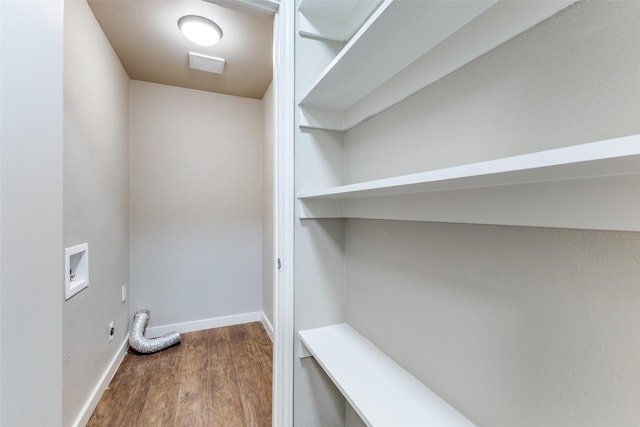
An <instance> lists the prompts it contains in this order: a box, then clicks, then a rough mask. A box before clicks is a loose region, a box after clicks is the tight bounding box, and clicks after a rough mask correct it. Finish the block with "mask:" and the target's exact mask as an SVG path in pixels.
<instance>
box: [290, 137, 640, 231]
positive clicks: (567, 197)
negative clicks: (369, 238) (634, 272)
mask: <svg viewBox="0 0 640 427" xmlns="http://www.w3.org/2000/svg"><path fill="white" fill-rule="evenodd" d="M638 188H640V135H632V136H628V137H623V138H616V139H612V140H607V141H599V142H594V143H589V144H582V145H576V146H571V147H564V148H558V149H553V150H546V151H542V152H537V153H532V154H525V155H520V156H513V157H508V158H503V159H497V160H491V161H485V162H479V163H473V164H468V165H462V166H456V167H451V168H446V169H439V170H433V171H428V172H421V173H416V174H411V175H403V176H398V177H392V178H387V179H379V180H375V181H369V182H362V183H357V184H351V185H344V186H339V187H333V188H327V189H322V190H318V191H309V192H301V193H299V194H298V198H299V200H300V208H301V211H300V216H301V217H302V218H328V217H333V218H335V217H340V218H380V219H407V220H422V221H445V222H469V223H489V224H509V225H531V226H556V227H569V228H574V227H576V228H592V229H614V230H634V231H638V230H640V215H638V214H639V213H640V193H639V192H638V191H636V190H637V189H638ZM470 189H473V190H474V191H473V192H469V191H466V190H470ZM482 190H489V191H488V192H485V193H483V192H482ZM471 193H472V194H471ZM394 196H401V197H394ZM466 196H470V197H468V198H467V199H466V200H465V197H466ZM483 198H484V199H485V200H484V201H483ZM614 206H615V209H612V208H613V207H614ZM487 208H489V209H487ZM498 208H499V209H498ZM493 211H499V212H500V214H499V215H497V216H496V217H494V218H491V217H490V215H491V212H493ZM558 211H559V212H558ZM550 221H551V222H550Z"/></svg>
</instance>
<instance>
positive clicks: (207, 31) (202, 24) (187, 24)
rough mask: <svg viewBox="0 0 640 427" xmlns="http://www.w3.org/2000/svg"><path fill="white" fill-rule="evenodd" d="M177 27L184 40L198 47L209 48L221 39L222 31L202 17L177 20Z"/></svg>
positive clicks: (190, 16)
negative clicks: (186, 39)
mask: <svg viewBox="0 0 640 427" xmlns="http://www.w3.org/2000/svg"><path fill="white" fill-rule="evenodd" d="M178 27H180V31H182V34H184V36H185V37H186V38H188V39H189V40H190V41H191V42H193V43H195V44H197V45H199V46H211V45H214V44H216V43H217V42H218V41H219V40H220V39H221V38H222V29H220V27H219V26H218V25H217V24H216V23H215V22H213V21H211V20H210V19H207V18H203V17H202V16H196V15H186V16H183V17H182V18H180V19H178Z"/></svg>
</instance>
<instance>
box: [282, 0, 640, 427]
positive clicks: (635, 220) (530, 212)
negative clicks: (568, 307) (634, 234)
mask: <svg viewBox="0 0 640 427" xmlns="http://www.w3.org/2000/svg"><path fill="white" fill-rule="evenodd" d="M574 2H575V0H558V1H535V0H533V1H528V0H523V1H511V0H477V1H455V2H447V1H404V0H383V1H374V2H368V1H366V0H360V1H359V0H353V1H345V2H341V1H331V0H328V1H325V0H302V1H301V2H300V5H299V8H298V15H297V28H296V31H297V34H296V70H297V71H296V73H297V74H296V75H297V79H296V85H297V86H296V100H297V102H298V117H297V119H298V125H299V126H298V128H297V129H296V134H295V135H296V136H295V138H296V147H295V150H296V178H295V180H296V182H295V185H296V188H297V189H298V190H299V192H298V194H297V199H298V200H297V203H298V209H297V212H296V227H297V228H296V236H295V237H296V246H295V266H294V269H295V275H296V278H295V283H294V286H295V292H296V315H295V316H296V328H298V329H302V330H300V331H299V338H300V340H301V341H302V343H304V345H305V346H306V348H308V350H309V351H310V353H311V354H312V355H313V357H314V358H315V360H316V361H317V362H318V364H319V365H320V367H321V368H322V369H323V370H324V372H325V373H326V374H327V375H328V377H329V378H330V379H331V380H332V381H333V383H334V384H335V385H336V387H337V388H338V390H339V391H340V392H341V393H342V394H343V395H344V397H345V399H346V400H347V401H348V402H349V403H350V404H351V406H352V407H353V408H354V409H355V411H356V412H357V414H358V416H360V418H361V419H362V420H363V421H364V422H365V423H366V424H367V425H369V426H389V425H400V426H423V425H437V426H449V425H473V424H472V423H471V422H470V421H469V420H467V419H466V418H465V417H464V416H462V415H460V414H459V413H458V412H457V411H456V410H455V409H453V408H452V407H451V406H449V405H448V404H447V403H446V402H444V401H443V400H442V399H440V398H439V397H438V396H436V395H435V394H434V393H433V392H432V391H431V390H429V389H428V388H427V387H426V386H425V385H424V384H422V383H420V382H419V381H418V380H417V379H416V378H414V377H413V376H411V375H410V374H409V373H408V372H407V371H405V370H404V369H403V368H402V366H400V365H399V364H398V363H397V362H395V361H393V360H391V359H390V358H389V357H387V356H386V355H385V354H384V353H383V352H381V351H380V350H379V349H378V348H377V347H376V346H375V345H373V344H372V343H371V342H369V341H368V340H367V339H366V337H364V336H362V335H360V334H359V333H358V332H356V331H354V330H353V329H352V328H351V327H350V326H348V325H347V324H346V323H343V322H346V321H347V320H348V319H349V316H350V314H348V313H347V312H348V310H350V309H352V308H350V307H354V306H356V304H354V301H353V300H350V301H348V300H347V295H348V294H349V287H350V286H351V285H352V283H355V286H354V287H357V280H354V279H353V276H351V277H350V276H349V274H345V271H348V270H347V267H348V266H349V261H350V260H349V259H347V258H349V257H350V256H354V259H355V260H356V262H354V264H357V258H355V257H356V255H350V253H349V252H348V251H347V244H346V242H347V241H351V242H355V241H357V239H359V238H362V239H363V240H361V241H360V242H362V241H366V240H365V236H361V235H360V233H364V231H362V230H363V229H362V228H360V229H358V228H356V226H355V225H357V223H358V221H315V220H316V219H320V220H322V219H333V218H337V219H342V218H361V219H384V220H401V221H433V222H449V223H474V224H498V225H515V226H538V227H559V228H577V229H595V230H630V231H640V191H638V189H639V188H640V135H631V136H626V137H621V138H615V139H610V140H603V141H598V142H591V143H587V144H581V145H575V146H569V147H564V148H557V149H553V150H546V151H541V152H535V153H530V154H524V155H518V156H513V157H508V158H502V159H497V160H490V161H483V162H477V163H472V164H464V165H460V166H455V167H449V168H445V169H438V170H429V171H423V172H420V173H413V174H409V175H402V176H394V177H388V178H384V179H376V180H372V181H367V182H360V183H354V184H349V185H340V184H344V182H345V176H346V175H348V174H347V173H346V171H347V168H348V167H350V165H354V164H355V166H354V167H355V168H366V167H368V164H367V162H365V161H360V162H354V163H349V161H352V160H353V159H347V158H346V156H345V141H346V140H347V138H346V137H345V135H347V134H346V133H345V132H346V131H348V130H349V129H352V128H353V127H355V126H357V125H358V124H360V123H361V122H363V121H364V120H366V119H367V118H370V117H372V116H374V115H376V114H378V113H381V112H383V111H384V110H386V109H388V108H390V107H392V106H393V105H395V104H397V103H399V102H401V101H402V100H404V99H406V98H407V97H408V96H410V95H412V94H415V93H416V92H417V91H419V90H421V89H423V88H425V87H427V86H429V85H431V84H432V83H434V82H436V81H438V80H440V79H442V78H443V77H445V76H447V75H448V74H450V73H452V72H454V71H455V70H458V69H459V68H460V67H462V66H464V65H466V64H468V63H470V62H471V61H473V60H474V59H476V58H478V57H479V56H481V55H483V54H485V53H486V52H488V51H490V50H492V49H494V48H496V47H497V46H499V45H500V44H502V43H504V42H506V41H508V40H510V39H511V38H513V37H515V36H517V35H518V34H520V33H522V32H524V31H525V30H527V29H529V28H531V27H533V26H535V25H536V24H538V23H540V22H541V21H543V20H545V19H546V18H548V17H550V16H552V15H554V14H556V13H557V12H559V11H560V10H562V9H564V8H566V7H567V6H569V5H571V4H573V3H574ZM525 36H526V35H525ZM336 43H344V47H343V48H342V49H341V50H340V47H341V46H342V45H340V44H336ZM505 50H508V49H505ZM334 55H335V56H334ZM326 64H328V65H326ZM325 65H326V66H325ZM452 77H453V78H454V79H455V76H452ZM443 83H446V82H443ZM383 114H384V113H383ZM532 122H533V120H532ZM567 123H568V122H567ZM392 126H393V125H392ZM314 129H320V130H331V131H338V132H323V131H316V130H314ZM356 134H357V132H354V135H355V138H358V135H356ZM350 136H351V135H350ZM359 137H360V138H362V135H359ZM417 137H419V136H417ZM364 142H365V141H362V140H356V143H357V144H362V145H364ZM377 142H378V143H379V142H380V141H377ZM445 142H446V141H445ZM472 143H473V141H469V144H472ZM362 145H358V149H359V150H360V149H362ZM386 148H389V149H391V148H393V147H392V146H388V147H386ZM376 149H377V150H379V149H380V147H376ZM409 149H412V148H411V147H409ZM356 153H362V152H361V151H356ZM379 158H382V157H379ZM359 160H362V159H359ZM365 160H366V159H365ZM378 160H379V159H376V161H375V162H378ZM375 162H374V163H375ZM377 166H379V165H377ZM372 167H373V168H375V167H376V166H375V165H374V166H372ZM377 170H378V169H372V171H374V172H375V171H377ZM380 170H381V171H383V170H384V168H380ZM358 172H361V171H356V175H357V174H358ZM365 172H366V171H365ZM382 173H383V172H381V174H382ZM365 174H366V175H369V174H368V173H365ZM381 174H379V175H377V176H383V175H381ZM298 220H302V221H298ZM352 226H353V227H352ZM412 226H413V225H412ZM370 227H373V225H370ZM367 230H370V228H367ZM366 237H367V238H370V236H366ZM349 239H350V240H349ZM396 250H397V249H396ZM352 253H353V252H352ZM358 267H362V266H358ZM349 268H350V267H349ZM362 268H363V269H364V268H365V267H362ZM354 270H355V267H354ZM359 273H360V276H362V272H359ZM350 280H352V283H349V281H350ZM392 285H393V284H391V285H390V286H392ZM354 298H355V297H354ZM350 304H351V305H350ZM353 311H354V312H355V313H356V315H360V316H361V318H362V317H364V318H365V321H367V319H366V318H367V316H369V314H368V313H369V312H368V311H366V310H363V311H362V312H359V313H358V312H357V310H356V309H353ZM363 313H364V314H363ZM373 315H375V314H371V316H373ZM361 320H362V319H361ZM354 324H355V323H354ZM363 330H364V329H363ZM299 362H300V363H298V364H297V365H296V369H297V371H296V372H297V374H296V375H297V382H296V385H295V387H296V393H299V394H297V395H296V396H298V397H297V401H296V405H298V406H296V411H297V412H296V413H297V414H303V415H300V416H301V417H303V418H301V419H305V418H304V417H307V416H308V417H309V419H313V420H314V422H316V423H317V425H340V423H341V422H345V423H346V425H347V426H352V425H353V424H352V421H351V418H350V417H343V418H344V419H341V411H342V409H343V408H342V404H343V402H342V399H341V398H340V396H337V394H336V392H335V389H334V388H333V387H332V386H331V384H330V383H329V382H328V381H325V378H324V377H323V374H322V372H321V370H320V367H318V364H315V363H312V362H311V361H310V360H308V359H304V360H302V361H299ZM298 390H300V391H298ZM453 394H455V392H454V393H453ZM466 410H468V411H470V410H469V408H466ZM342 412H344V411H342ZM468 415H469V416H470V417H471V418H472V419H473V414H472V413H471V411H470V412H469V414H468ZM403 416H406V417H407V418H406V419H403V418H402V417H403ZM324 417H327V418H324ZM478 422H480V420H478Z"/></svg>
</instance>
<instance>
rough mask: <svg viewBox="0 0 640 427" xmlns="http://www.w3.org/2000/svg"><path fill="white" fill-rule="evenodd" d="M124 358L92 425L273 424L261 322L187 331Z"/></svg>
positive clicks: (257, 426) (268, 365) (244, 426)
mask: <svg viewBox="0 0 640 427" xmlns="http://www.w3.org/2000/svg"><path fill="white" fill-rule="evenodd" d="M182 339H183V342H182V344H179V345H177V346H174V347H171V348H169V349H166V350H164V351H161V352H158V353H154V354H150V355H141V354H137V353H135V352H130V354H127V355H126V356H125V359H124V361H123V362H122V364H121V365H120V368H119V369H118V372H117V373H116V375H115V376H114V378H113V380H112V381H111V384H110V385H109V388H108V389H107V390H106V391H105V393H104V395H103V396H102V399H101V400H100V402H99V404H98V406H97V408H96V410H95V411H94V413H93V415H92V417H91V419H90V420H89V423H88V424H87V425H88V426H90V427H105V426H109V427H128V426H153V427H156V426H163V427H164V426H166V427H171V426H189V427H196V426H206V427H209V426H213V427H262V426H265V427H266V426H270V425H271V384H272V373H271V369H272V363H273V358H272V345H271V341H270V339H269V337H268V335H267V334H266V332H265V330H264V328H263V327H262V324H261V323H259V322H255V323H249V324H245V325H235V326H230V327H225V328H216V329H210V330H206V331H197V332H191V333H187V334H182Z"/></svg>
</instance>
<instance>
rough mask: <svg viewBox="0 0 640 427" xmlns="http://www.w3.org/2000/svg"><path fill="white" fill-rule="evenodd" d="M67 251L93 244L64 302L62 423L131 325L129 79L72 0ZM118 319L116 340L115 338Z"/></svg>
mask: <svg viewBox="0 0 640 427" xmlns="http://www.w3.org/2000/svg"><path fill="white" fill-rule="evenodd" d="M64 13H65V17H64V31H65V33H64V42H65V46H64V47H65V49H64V73H65V74H64V246H65V247H69V246H73V245H77V244H79V243H83V242H88V243H89V258H90V259H89V268H90V278H89V287H88V288H86V289H84V290H83V291H81V292H80V293H78V294H76V295H75V296H73V297H72V298H71V299H69V300H68V301H66V302H65V303H64V335H63V337H64V340H63V341H64V344H63V349H64V363H63V378H64V381H63V392H64V403H63V424H64V425H71V424H72V423H73V422H74V421H75V420H76V418H77V417H78V415H79V414H80V412H81V410H82V408H83V406H84V405H85V403H86V402H87V399H89V398H90V397H91V393H92V392H93V390H94V388H95V387H96V385H97V384H98V382H99V380H100V378H101V376H102V375H103V374H104V372H105V370H106V369H107V367H108V366H109V364H110V362H111V360H112V358H113V357H114V355H115V354H116V352H117V350H118V348H119V347H120V345H121V343H122V342H123V340H124V339H125V336H126V334H127V332H128V328H129V302H128V300H127V302H126V303H122V300H121V286H122V285H123V284H126V285H127V287H128V283H129V218H128V216H129V214H128V211H129V77H128V75H127V73H126V72H125V70H124V68H123V67H122V65H121V64H120V61H119V60H118V57H117V56H116V54H115V52H114V51H113V49H112V48H111V45H110V44H109V42H108V41H107V39H106V37H105V36H104V34H103V32H102V30H101V28H100V26H99V24H98V22H97V21H96V19H95V17H94V16H93V13H92V12H91V9H90V8H89V6H88V5H87V3H86V1H84V0H83V1H75V0H68V1H66V2H65V10H64ZM110 321H114V326H115V337H114V339H113V341H112V342H109V341H108V325H109V322H110Z"/></svg>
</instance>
